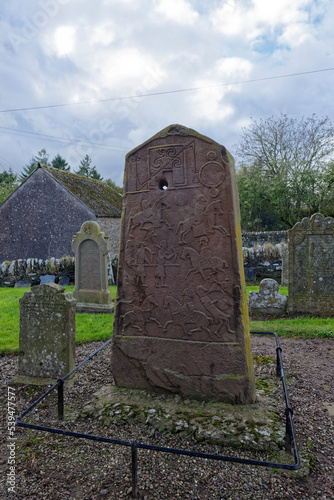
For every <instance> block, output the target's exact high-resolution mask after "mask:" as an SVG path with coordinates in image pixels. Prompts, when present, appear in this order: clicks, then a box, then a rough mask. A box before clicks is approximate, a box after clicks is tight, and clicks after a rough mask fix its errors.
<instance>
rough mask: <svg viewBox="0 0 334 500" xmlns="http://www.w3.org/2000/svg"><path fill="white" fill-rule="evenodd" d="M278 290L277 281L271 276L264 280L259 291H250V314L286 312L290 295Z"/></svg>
mask: <svg viewBox="0 0 334 500" xmlns="http://www.w3.org/2000/svg"><path fill="white" fill-rule="evenodd" d="M278 291H279V284H278V283H277V281H275V280H272V279H270V278H265V279H264V280H262V281H261V283H260V287H259V291H258V292H249V301H248V307H249V312H250V314H276V315H282V314H286V309H287V303H288V297H287V296H286V295H280V294H279V293H278Z"/></svg>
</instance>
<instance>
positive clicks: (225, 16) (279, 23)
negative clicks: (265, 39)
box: [211, 0, 311, 40]
mask: <svg viewBox="0 0 334 500" xmlns="http://www.w3.org/2000/svg"><path fill="white" fill-rule="evenodd" d="M310 3H311V1H310V0H293V1H291V0H270V1H268V0H252V2H251V3H247V4H246V3H245V2H241V1H238V0H228V1H224V2H223V5H221V6H220V7H218V8H217V9H216V10H215V11H214V12H213V13H212V16H211V22H212V24H213V26H214V27H215V28H216V29H217V30H219V31H221V32H222V33H223V34H224V35H226V36H242V37H244V38H245V39H246V40H255V39H256V38H257V37H260V36H263V35H265V34H266V33H268V32H274V31H275V30H276V29H277V28H280V29H282V27H285V26H289V25H290V24H293V25H296V24H297V23H303V24H302V25H300V30H301V29H302V27H305V28H306V27H307V24H306V22H307V19H308V13H307V11H306V10H305V8H306V7H308V6H309V5H310Z"/></svg>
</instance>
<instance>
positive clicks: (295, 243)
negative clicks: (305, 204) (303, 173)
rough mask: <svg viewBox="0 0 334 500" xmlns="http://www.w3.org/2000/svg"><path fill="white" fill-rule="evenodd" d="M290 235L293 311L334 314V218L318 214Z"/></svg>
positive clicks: (291, 303)
mask: <svg viewBox="0 0 334 500" xmlns="http://www.w3.org/2000/svg"><path fill="white" fill-rule="evenodd" d="M288 236H289V305H288V311H289V313H291V314H294V313H307V314H317V315H324V316H334V218H332V217H325V216H324V215H322V214H314V215H312V217H311V218H310V219H309V218H305V219H303V220H302V221H301V222H298V223H297V224H295V226H294V227H293V228H292V229H290V230H289V231H288Z"/></svg>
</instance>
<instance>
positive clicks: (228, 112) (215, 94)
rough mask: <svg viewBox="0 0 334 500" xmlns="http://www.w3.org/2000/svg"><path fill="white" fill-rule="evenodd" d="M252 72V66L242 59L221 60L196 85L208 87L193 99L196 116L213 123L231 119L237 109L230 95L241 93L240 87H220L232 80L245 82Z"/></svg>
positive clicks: (227, 58) (225, 58) (229, 58)
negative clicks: (231, 101)
mask: <svg viewBox="0 0 334 500" xmlns="http://www.w3.org/2000/svg"><path fill="white" fill-rule="evenodd" d="M251 70H252V64H251V63H250V62H249V61H248V60H246V59H242V58H240V57H224V58H222V59H219V60H218V61H217V62H216V64H215V65H214V68H213V70H210V71H208V72H207V75H206V78H205V79H202V80H198V81H197V82H196V84H195V86H196V87H208V88H202V89H200V90H198V91H197V92H196V94H195V95H194V96H193V97H191V101H192V102H193V106H194V114H195V116H196V117H201V118H202V119H205V120H208V121H213V122H215V121H222V120H225V119H226V118H228V117H231V116H232V115H233V114H234V112H235V108H234V107H233V106H232V104H231V103H230V102H229V100H228V97H229V93H231V92H240V87H239V86H236V85H231V86H229V85H227V86H219V85H220V84H224V83H228V81H231V80H243V79H245V78H247V76H248V75H249V74H250V72H251ZM231 83H232V82H231ZM216 85H217V86H216Z"/></svg>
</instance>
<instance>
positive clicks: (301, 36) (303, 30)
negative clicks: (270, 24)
mask: <svg viewBox="0 0 334 500" xmlns="http://www.w3.org/2000/svg"><path fill="white" fill-rule="evenodd" d="M312 38H313V28H312V27H311V26H309V25H306V24H303V23H299V24H291V25H289V26H287V27H286V28H285V29H284V30H283V32H282V35H281V36H280V37H279V38H278V42H279V43H280V44H282V45H287V46H288V47H298V46H299V45H301V44H303V43H305V42H306V41H308V40H312Z"/></svg>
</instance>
